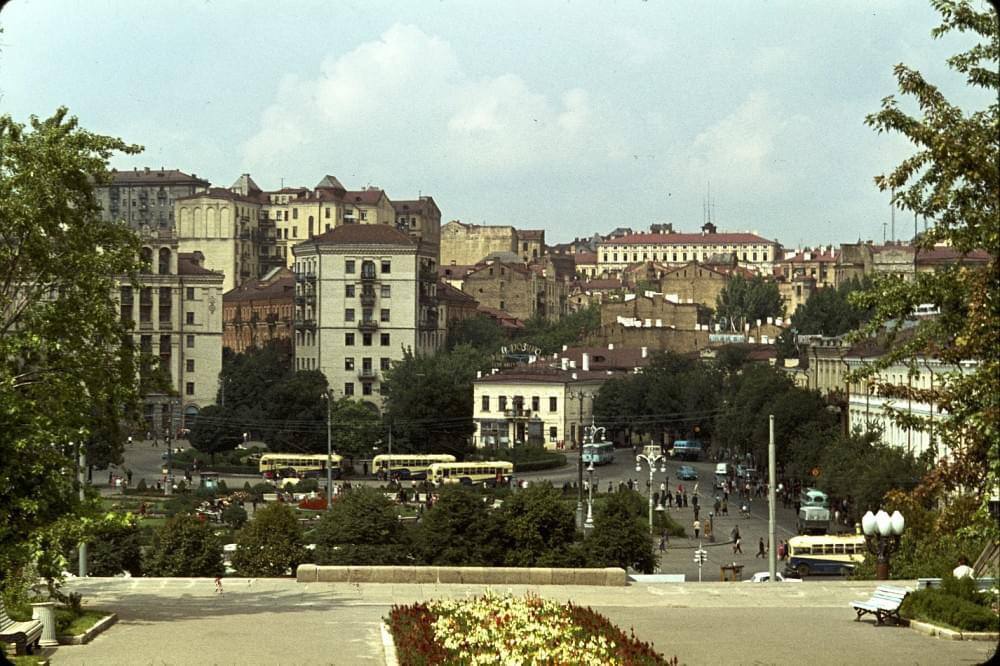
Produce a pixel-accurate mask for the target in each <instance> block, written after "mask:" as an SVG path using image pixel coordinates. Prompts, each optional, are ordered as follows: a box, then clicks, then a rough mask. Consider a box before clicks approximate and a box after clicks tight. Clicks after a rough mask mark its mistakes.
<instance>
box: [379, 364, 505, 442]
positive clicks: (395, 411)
mask: <svg viewBox="0 0 1000 666" xmlns="http://www.w3.org/2000/svg"><path fill="white" fill-rule="evenodd" d="M488 366H489V359H488V358H487V357H485V356H484V355H483V354H482V353H481V352H479V351H477V350H476V349H474V348H473V347H469V346H467V345H463V346H460V347H456V348H455V349H453V350H452V351H451V352H449V353H446V354H437V355H435V356H424V355H420V354H416V355H415V354H411V353H410V352H406V353H405V354H404V357H403V359H402V360H401V361H398V362H395V363H393V364H392V369H391V370H389V371H388V372H387V373H386V376H385V378H384V380H383V381H382V398H383V401H384V403H383V419H384V421H385V423H386V425H387V427H390V428H392V432H393V436H394V438H395V441H394V450H399V451H411V452H415V453H451V454H454V455H459V456H461V455H464V454H465V453H466V452H468V451H469V450H470V444H469V442H470V438H471V436H472V433H473V432H474V431H475V426H474V425H473V422H472V383H473V382H474V381H475V379H476V371H477V370H484V369H486V368H487V367H488Z"/></svg>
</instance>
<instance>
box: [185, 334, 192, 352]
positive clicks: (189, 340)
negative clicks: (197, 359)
mask: <svg viewBox="0 0 1000 666" xmlns="http://www.w3.org/2000/svg"><path fill="white" fill-rule="evenodd" d="M184 346H185V347H187V348H188V349H194V336H193V335H189V336H187V337H186V338H185V339H184Z"/></svg>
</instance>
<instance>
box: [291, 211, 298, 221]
mask: <svg viewBox="0 0 1000 666" xmlns="http://www.w3.org/2000/svg"><path fill="white" fill-rule="evenodd" d="M292 219H293V220H297V219H299V209H298V208H293V209H292Z"/></svg>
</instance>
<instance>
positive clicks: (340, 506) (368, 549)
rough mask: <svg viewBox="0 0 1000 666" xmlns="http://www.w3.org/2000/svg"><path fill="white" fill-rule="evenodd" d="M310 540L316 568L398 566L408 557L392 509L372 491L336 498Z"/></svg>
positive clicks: (401, 527) (349, 493) (381, 495)
mask: <svg viewBox="0 0 1000 666" xmlns="http://www.w3.org/2000/svg"><path fill="white" fill-rule="evenodd" d="M313 539H314V540H315V542H316V552H315V556H316V563H317V564H400V563H403V562H406V561H407V555H408V554H409V553H408V549H407V548H406V545H405V544H406V534H405V531H404V528H403V525H402V524H400V522H399V517H398V516H397V514H396V508H395V506H394V505H393V503H392V502H391V501H389V500H388V499H387V498H386V496H385V495H384V494H382V492H381V491H379V490H376V489H374V488H354V489H352V490H351V491H350V492H347V493H344V494H342V495H340V496H339V497H338V498H337V501H336V502H334V503H333V507H332V508H331V509H330V510H329V511H327V512H326V513H325V514H324V515H323V517H322V518H321V519H320V521H319V525H317V526H316V529H315V530H314V531H313Z"/></svg>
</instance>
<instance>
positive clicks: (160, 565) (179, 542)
mask: <svg viewBox="0 0 1000 666" xmlns="http://www.w3.org/2000/svg"><path fill="white" fill-rule="evenodd" d="M143 570H144V571H145V573H146V575H147V576H171V577H205V576H221V575H222V572H223V566H222V544H220V543H219V540H218V539H217V538H216V536H215V534H213V533H212V529H211V528H210V527H209V526H208V524H207V523H205V522H204V521H202V520H199V519H198V518H196V517H194V516H191V515H187V514H181V515H177V516H174V517H173V518H170V519H169V520H167V523H166V524H165V525H164V526H163V527H161V528H160V529H159V530H157V531H156V533H155V534H154V536H153V543H152V545H151V546H150V548H149V550H148V551H147V552H146V557H145V559H144V560H143Z"/></svg>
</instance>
